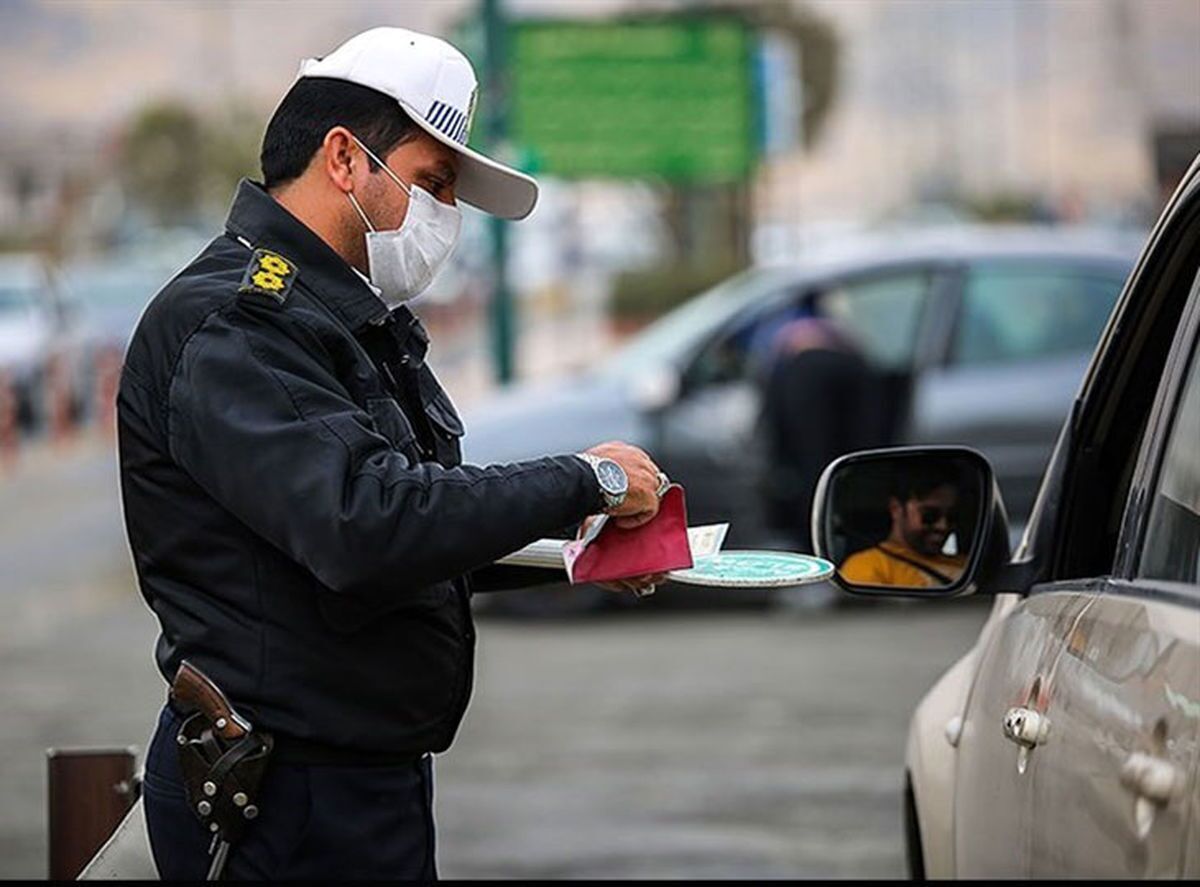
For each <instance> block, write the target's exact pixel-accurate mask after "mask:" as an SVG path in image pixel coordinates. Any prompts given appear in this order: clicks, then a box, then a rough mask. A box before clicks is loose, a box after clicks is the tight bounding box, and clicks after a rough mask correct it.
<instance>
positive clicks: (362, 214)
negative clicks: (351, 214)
mask: <svg viewBox="0 0 1200 887" xmlns="http://www.w3.org/2000/svg"><path fill="white" fill-rule="evenodd" d="M346 196H347V197H349V198H350V205H351V206H353V207H354V210H355V212H357V213H358V217H359V218H360V219H362V220H363V224H364V225H366V226H367V230H368V231H374V230H375V226H374V225H372V224H371V220H370V219H368V218H367V214H366V213H365V212H363V208H362V207H361V206H359V204H358V201H357V200H355V199H354V193H353V192H352V191H347V192H346Z"/></svg>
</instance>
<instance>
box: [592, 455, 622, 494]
mask: <svg viewBox="0 0 1200 887" xmlns="http://www.w3.org/2000/svg"><path fill="white" fill-rule="evenodd" d="M596 476H597V477H598V478H599V479H600V487H601V489H603V490H604V492H606V493H608V494H609V495H614V496H619V495H620V494H621V493H624V492H626V491H627V490H628V489H629V478H627V477H626V476H625V469H623V468H622V467H621V466H620V465H618V464H617V463H616V462H614V461H612V460H611V459H605V460H604V461H602V462H601V463H600V464H599V465H597V466H596Z"/></svg>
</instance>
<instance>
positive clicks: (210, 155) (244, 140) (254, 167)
mask: <svg viewBox="0 0 1200 887" xmlns="http://www.w3.org/2000/svg"><path fill="white" fill-rule="evenodd" d="M265 126H266V119H265V118H264V117H263V115H262V113H261V111H256V110H254V109H252V108H250V107H248V106H245V105H235V106H233V107H230V108H227V109H225V110H223V111H222V113H221V114H220V115H219V116H216V115H214V116H213V117H211V118H207V119H206V120H205V126H204V131H205V138H204V139H203V142H202V151H203V153H202V158H201V160H202V164H201V165H202V168H203V176H204V182H203V185H204V194H203V199H204V204H205V206H206V207H207V208H208V209H210V210H212V211H215V212H218V213H221V212H224V211H225V209H226V208H227V207H228V205H229V201H230V198H231V197H232V195H233V191H234V188H235V187H236V186H237V183H238V180H239V179H241V178H242V177H243V176H245V177H249V178H261V176H260V175H259V171H260V168H259V163H258V155H259V151H260V149H261V147H262V136H263V129H264V127H265Z"/></svg>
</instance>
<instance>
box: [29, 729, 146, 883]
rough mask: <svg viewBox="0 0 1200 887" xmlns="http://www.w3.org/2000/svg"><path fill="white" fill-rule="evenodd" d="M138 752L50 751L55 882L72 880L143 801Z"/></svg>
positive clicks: (116, 749)
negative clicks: (136, 760)
mask: <svg viewBox="0 0 1200 887" xmlns="http://www.w3.org/2000/svg"><path fill="white" fill-rule="evenodd" d="M134 757H135V755H134V750H133V749H131V748H107V749H53V748H52V749H50V750H49V751H47V752H46V758H47V761H46V763H47V769H48V780H49V792H48V800H49V827H50V840H49V850H50V878H51V880H55V881H63V880H72V879H74V878H75V876H76V875H78V874H79V873H80V872H81V871H82V870H83V867H84V866H85V865H87V864H88V861H89V860H90V859H91V858H92V857H93V856H95V855H96V851H97V850H99V849H100V848H101V846H103V844H104V842H105V841H107V840H108V838H109V836H110V835H111V834H112V833H113V831H114V830H115V829H116V827H117V826H118V825H120V823H121V820H122V819H123V818H124V817H125V814H126V813H128V812H129V808H130V807H132V806H133V804H134V802H135V801H136V800H137V794H138V790H137V785H136V782H135V777H134V769H133V766H134Z"/></svg>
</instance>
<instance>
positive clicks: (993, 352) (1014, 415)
mask: <svg viewBox="0 0 1200 887" xmlns="http://www.w3.org/2000/svg"><path fill="white" fill-rule="evenodd" d="M1124 279H1125V271H1124V270H1122V269H1120V268H1118V267H1116V266H1109V265H1105V264H1100V263H1095V262H1093V263H1083V262H1081V261H1075V262H1068V261H1065V260H1055V261H1049V260H1046V259H1004V260H999V259H993V260H988V261H985V262H973V263H971V264H969V265H967V266H966V267H964V268H963V269H962V271H961V298H960V299H959V300H958V310H957V319H956V322H955V324H954V326H953V332H952V334H951V342H950V347H949V352H948V354H947V356H946V360H945V363H944V364H942V365H940V366H936V367H932V368H930V369H929V370H928V371H927V372H925V373H923V374H922V375H921V377H920V378H919V380H918V382H917V384H916V385H915V388H914V393H913V410H912V419H911V425H910V427H909V433H908V438H909V440H910V441H912V442H914V443H955V444H964V445H967V446H972V447H975V448H976V449H978V450H980V451H981V452H983V453H984V455H986V456H987V457H988V459H989V460H990V461H991V463H992V466H993V468H994V469H995V471H996V476H997V478H998V480H999V482H1000V488H1001V490H1002V491H1003V493H1004V500H1005V505H1006V506H1007V507H1008V509H1009V515H1010V518H1011V520H1012V522H1013V524H1014V525H1020V524H1023V523H1024V522H1025V520H1026V519H1027V517H1028V514H1029V511H1030V509H1031V507H1032V505H1033V500H1034V496H1035V494H1036V492H1037V487H1038V484H1039V483H1040V481H1041V477H1042V472H1043V471H1044V469H1045V467H1046V463H1047V462H1048V460H1049V457H1050V452H1051V449H1052V448H1053V445H1054V440H1055V438H1056V436H1057V434H1058V430H1059V428H1060V427H1061V426H1062V423H1063V419H1064V418H1065V417H1066V415H1067V410H1068V409H1069V407H1070V405H1071V400H1072V398H1073V397H1074V395H1075V393H1076V391H1077V390H1078V388H1079V382H1080V380H1081V379H1082V378H1083V374H1084V370H1085V369H1086V368H1087V362H1088V359H1089V358H1090V356H1091V354H1092V351H1093V350H1094V348H1095V345H1096V341H1097V340H1098V339H1099V337H1100V332H1101V330H1102V329H1103V328H1104V323H1105V321H1106V320H1107V319H1108V315H1109V313H1110V312H1111V310H1112V306H1113V303H1114V302H1115V301H1116V298H1117V295H1118V294H1119V293H1120V291H1121V285H1122V283H1123V282H1124Z"/></svg>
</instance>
